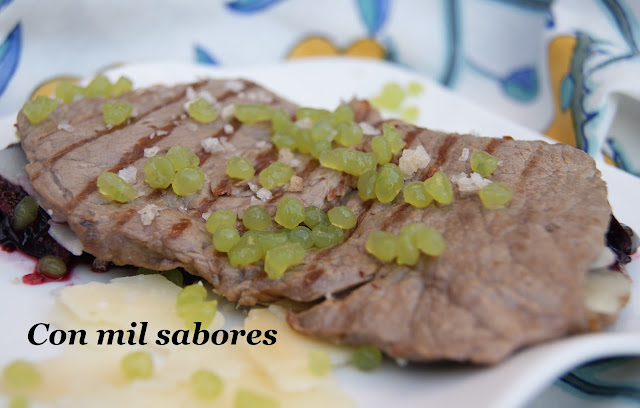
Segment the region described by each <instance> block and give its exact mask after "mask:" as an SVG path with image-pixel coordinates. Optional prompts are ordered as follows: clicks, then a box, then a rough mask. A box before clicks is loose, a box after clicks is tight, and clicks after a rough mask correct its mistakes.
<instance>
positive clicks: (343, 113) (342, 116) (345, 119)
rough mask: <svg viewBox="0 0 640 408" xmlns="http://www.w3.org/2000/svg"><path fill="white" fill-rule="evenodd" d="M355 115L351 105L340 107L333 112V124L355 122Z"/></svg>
mask: <svg viewBox="0 0 640 408" xmlns="http://www.w3.org/2000/svg"><path fill="white" fill-rule="evenodd" d="M354 117H355V115H354V114H353V109H351V107H350V106H349V105H340V106H338V107H337V108H336V109H335V110H334V111H333V118H332V121H333V124H335V125H337V124H338V123H349V122H353V119H354Z"/></svg>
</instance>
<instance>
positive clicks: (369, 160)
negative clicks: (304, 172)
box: [319, 147, 378, 177]
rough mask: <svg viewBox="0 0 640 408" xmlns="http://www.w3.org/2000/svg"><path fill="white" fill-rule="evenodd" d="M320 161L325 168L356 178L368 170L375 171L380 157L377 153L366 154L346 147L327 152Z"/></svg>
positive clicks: (321, 155)
mask: <svg viewBox="0 0 640 408" xmlns="http://www.w3.org/2000/svg"><path fill="white" fill-rule="evenodd" d="M319 159H320V164H321V165H322V166H324V167H327V168H329V169H334V170H339V171H343V172H345V173H347V174H351V175H352V176H356V177H359V176H361V175H363V174H364V173H365V172H366V171H367V170H375V169H376V166H377V164H378V156H376V154H375V153H364V152H360V151H357V150H353V149H347V148H344V147H339V148H337V149H331V150H325V151H323V152H322V153H321V154H320V158H319Z"/></svg>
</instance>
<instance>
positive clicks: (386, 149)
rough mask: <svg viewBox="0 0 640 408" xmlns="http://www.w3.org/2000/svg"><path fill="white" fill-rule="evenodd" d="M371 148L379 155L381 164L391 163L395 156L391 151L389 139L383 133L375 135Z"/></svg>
mask: <svg viewBox="0 0 640 408" xmlns="http://www.w3.org/2000/svg"><path fill="white" fill-rule="evenodd" d="M371 150H373V152H374V153H375V154H376V156H377V157H378V164H379V165H383V164H387V163H389V162H390V161H391V158H392V157H393V153H391V146H390V145H389V142H388V141H387V139H385V138H384V136H382V135H377V136H374V137H373V139H371Z"/></svg>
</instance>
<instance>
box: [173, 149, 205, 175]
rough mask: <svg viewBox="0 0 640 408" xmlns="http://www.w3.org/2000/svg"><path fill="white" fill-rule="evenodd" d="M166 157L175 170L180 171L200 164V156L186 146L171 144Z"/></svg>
mask: <svg viewBox="0 0 640 408" xmlns="http://www.w3.org/2000/svg"><path fill="white" fill-rule="evenodd" d="M166 157H167V159H169V160H171V164H172V165H173V169H174V170H175V171H180V170H182V169H186V168H187V167H194V166H197V165H198V164H200V158H199V157H198V156H196V154H195V153H193V152H192V151H191V149H189V148H188V147H186V146H173V147H172V148H171V149H169V151H168V152H167V156H166Z"/></svg>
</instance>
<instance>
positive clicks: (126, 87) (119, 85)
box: [111, 76, 133, 98]
mask: <svg viewBox="0 0 640 408" xmlns="http://www.w3.org/2000/svg"><path fill="white" fill-rule="evenodd" d="M132 87H133V82H131V80H130V79H129V78H127V77H124V76H121V77H120V78H118V80H117V81H116V82H115V83H114V84H113V86H112V88H111V96H112V97H114V98H117V97H118V96H120V95H122V94H124V93H127V92H129V91H130V90H131V88H132Z"/></svg>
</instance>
